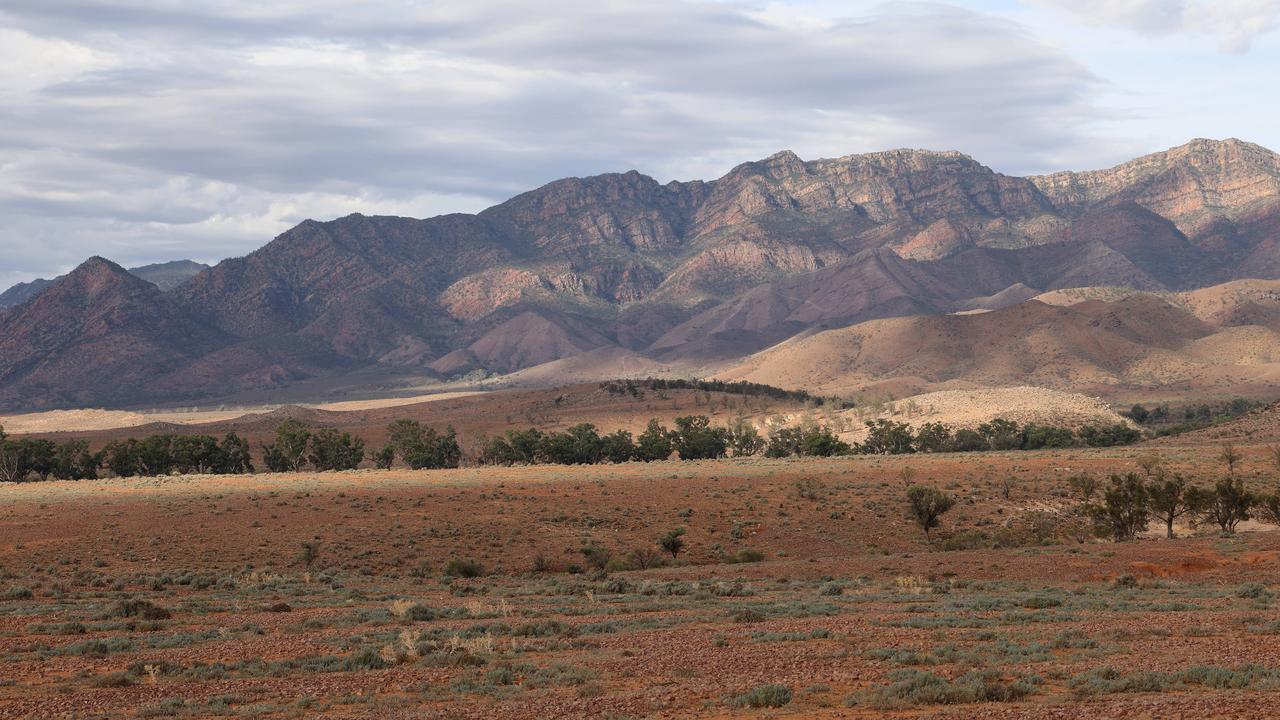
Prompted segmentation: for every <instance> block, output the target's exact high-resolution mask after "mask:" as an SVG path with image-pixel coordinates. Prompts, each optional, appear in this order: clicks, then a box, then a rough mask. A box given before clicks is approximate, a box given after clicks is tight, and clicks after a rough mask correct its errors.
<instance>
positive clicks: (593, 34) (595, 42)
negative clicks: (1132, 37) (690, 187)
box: [0, 0, 1105, 274]
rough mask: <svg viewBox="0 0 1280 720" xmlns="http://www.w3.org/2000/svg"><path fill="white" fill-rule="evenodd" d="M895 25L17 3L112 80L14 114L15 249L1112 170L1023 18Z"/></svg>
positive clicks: (733, 17) (562, 9)
mask: <svg viewBox="0 0 1280 720" xmlns="http://www.w3.org/2000/svg"><path fill="white" fill-rule="evenodd" d="M895 8H897V9H881V10H878V11H875V12H873V13H872V14H869V15H866V16H865V17H858V18H853V19H848V20H843V21H837V22H831V23H827V24H825V25H821V24H816V25H813V26H806V27H804V28H803V29H802V28H801V27H790V26H787V27H783V26H779V25H776V24H771V23H769V22H767V21H766V20H764V19H762V18H761V17H760V16H758V15H757V14H755V13H754V12H753V11H751V9H750V8H745V7H744V6H741V5H736V4H730V3H717V2H692V1H687V2H686V1H682V0H655V1H653V2H648V3H625V2H604V3H600V2H594V3H587V2H573V3H566V4H565V5H563V6H561V5H557V9H556V12H555V13H551V12H549V11H547V9H546V7H544V6H538V5H536V4H532V3H527V2H469V3H465V4H462V3H458V4H446V3H431V4H418V3H408V2H394V1H388V2H381V3H357V4H351V3H315V2H310V3H302V2H297V3H293V4H289V3H270V4H262V3H257V2H253V3H250V2H247V1H246V2H222V3H214V2H210V3H198V4H191V3H179V2H157V3H142V2H129V1H128V0H118V1H116V2H79V3H68V2H47V1H45V2H33V1H30V0H10V2H7V3H6V7H5V9H4V10H3V11H0V27H9V28H18V29H21V30H23V31H25V32H28V33H30V34H32V35H33V36H35V37H36V38H37V39H39V38H57V39H60V40H66V41H70V42H74V43H79V44H81V45H84V46H86V47H88V48H92V49H93V50H95V51H97V52H98V55H99V56H100V57H102V58H109V59H110V62H106V61H104V66H103V67H100V68H96V69H93V70H90V71H86V72H85V73H83V74H81V75H80V76H78V77H75V78H72V79H69V80H63V81H60V82H58V83H54V84H50V85H48V86H45V87H43V88H38V89H36V90H34V91H32V92H30V93H27V94H20V95H17V96H14V97H6V96H4V95H0V112H2V113H3V115H4V116H5V117H7V118H11V119H13V120H15V121H14V122H8V123H5V124H3V125H2V126H0V222H2V223H3V224H2V225H0V228H3V229H0V245H5V246H7V245H9V244H11V243H16V242H17V238H18V237H20V236H19V235H18V233H20V232H26V233H28V234H29V233H30V232H31V228H33V227H37V226H38V227H41V228H43V230H42V231H41V235H42V237H45V238H46V239H47V242H49V243H52V244H53V245H56V246H57V247H58V248H59V253H61V254H60V255H58V257H78V256H79V257H83V256H86V255H89V254H93V253H101V254H108V255H110V254H111V251H110V249H104V248H103V247H100V246H99V245H100V244H102V243H106V244H107V245H108V246H109V248H115V249H117V250H118V251H120V252H131V253H133V255H130V256H128V257H123V256H122V257H119V258H118V259H120V260H121V261H128V262H145V261H150V260H159V259H168V258H169V257H176V256H178V255H196V256H197V257H198V258H199V259H215V258H216V257H217V256H218V255H220V254H223V253H222V252H221V251H220V250H219V248H220V247H225V254H234V253H237V252H242V251H244V249H245V248H247V247H252V246H253V245H256V244H261V243H262V242H265V241H266V240H267V239H269V237H270V236H271V235H274V234H275V233H278V232H280V231H282V230H283V229H285V228H286V227H287V226H288V224H290V223H292V222H296V221H298V220H301V219H302V215H301V213H304V212H306V213H312V214H318V215H320V216H321V217H327V216H336V215H340V214H345V212H350V211H351V210H353V209H357V208H360V207H364V206H367V207H368V208H369V209H368V210H367V211H378V210H379V209H382V210H388V211H397V212H403V213H406V214H408V213H410V212H414V211H419V212H420V211H423V210H427V209H430V210H435V211H440V210H447V209H452V208H451V207H450V206H449V203H451V202H456V203H457V205H456V207H458V208H462V209H474V208H475V207H477V206H478V205H480V204H483V202H485V201H497V200H500V199H502V198H504V197H507V196H510V195H511V194H514V193H516V192H519V191H521V190H525V189H528V188H530V187H533V186H536V185H539V184H541V183H543V182H547V181H549V180H552V179H555V178H558V177H561V176H565V175H580V174H590V173H598V172H607V171H621V170H626V169H629V168H631V167H637V168H638V169H640V170H641V171H645V172H650V173H652V174H655V175H657V176H658V177H659V178H660V179H663V180H666V179H671V178H681V179H691V178H693V177H699V176H706V175H708V174H715V173H719V172H723V171H724V170H727V169H728V167H729V166H730V165H732V164H735V163H736V162H740V161H744V160H748V159H753V158H755V157H760V156H762V155H764V154H768V153H771V152H773V151H776V150H778V149H782V148H791V149H794V150H796V151H797V152H800V153H801V154H802V155H805V156H808V157H814V156H822V155H828V156H829V155H842V154H846V153H850V152H861V151H869V150H878V149H883V148H886V147H897V146H917V147H921V146H924V147H933V148H937V149H960V150H963V151H965V152H968V153H970V154H972V155H974V156H975V157H977V158H978V159H979V160H982V161H984V162H988V163H991V164H993V165H995V166H996V167H997V168H999V169H1002V170H1006V171H1011V172H1028V171H1039V170H1046V169H1057V168H1058V167H1059V166H1060V165H1061V164H1062V163H1063V162H1076V163H1092V162H1094V161H1095V160H1096V159H1098V158H1099V157H1102V156H1104V155H1105V148H1102V149H1100V148H1099V147H1098V144H1097V143H1096V142H1095V139H1094V138H1092V137H1091V136H1090V135H1089V133H1088V131H1087V130H1086V127H1087V125H1088V123H1090V122H1092V121H1095V120H1097V119H1098V117H1099V115H1098V113H1097V112H1096V111H1095V110H1094V109H1093V107H1092V105H1091V97H1092V94H1093V92H1094V89H1095V87H1096V86H1097V85H1098V80H1097V79H1096V78H1095V77H1093V76H1092V75H1091V74H1090V73H1089V71H1088V70H1087V69H1086V68H1084V67H1083V66H1082V65H1081V64H1079V63H1078V62H1076V61H1075V60H1073V59H1072V58H1070V57H1067V56H1065V55H1064V54H1063V53H1061V52H1060V51H1058V50H1056V49H1053V48H1050V47H1048V46H1045V45H1043V44H1041V43H1040V42H1038V41H1037V40H1036V39H1034V38H1033V37H1031V36H1029V35H1028V33H1027V32H1026V31H1025V30H1024V29H1023V28H1021V27H1020V26H1018V25H1016V24H1014V23H1011V22H1009V21H1006V20H1002V19H998V18H993V17H991V16H986V15H982V14H977V13H973V12H969V11H964V10H959V9H956V8H952V7H947V6H938V5H924V4H898V5H897V6H895ZM2 57H3V50H0V58H2ZM6 161H8V165H7V168H8V169H6ZM77 164H81V165H82V167H83V169H81V170H78V169H77ZM454 194H456V195H454ZM300 196H306V197H308V198H310V199H309V200H307V201H305V202H298V201H297V198H298V197H300ZM450 198H453V199H452V200H451V199H450ZM314 203H321V204H320V205H316V204H314ZM323 203H332V207H333V209H332V211H328V206H327V205H324V204H323ZM220 232H221V233H226V235H225V236H224V237H223V239H221V240H220V239H219V236H218V235H217V233H220ZM131 237H132V238H135V239H136V241H135V242H134V245H133V246H131V245H130V238H131ZM135 246H136V248H137V250H136V251H135V250H134V249H133V248H134V247H135ZM161 251H163V252H164V253H166V254H165V255H163V256H162V255H159V253H160V252H161ZM58 269H61V268H60V267H53V263H52V261H50V262H45V263H43V264H42V263H41V261H40V260H39V259H38V258H37V257H36V256H35V255H26V256H25V257H23V256H22V254H21V253H4V254H3V255H2V256H0V272H11V273H12V272H14V271H23V272H39V273H44V274H50V273H53V272H55V271H56V270H58Z"/></svg>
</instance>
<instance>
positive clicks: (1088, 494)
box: [906, 444, 1280, 542]
mask: <svg viewBox="0 0 1280 720" xmlns="http://www.w3.org/2000/svg"><path fill="white" fill-rule="evenodd" d="M1273 453H1274V459H1275V460H1276V465H1277V467H1280V449H1276V450H1274V451H1273ZM1218 457H1219V459H1220V460H1221V461H1222V462H1223V464H1224V465H1226V468H1227V472H1226V474H1225V475H1224V476H1222V477H1219V478H1218V479H1217V480H1216V481H1215V482H1214V484H1213V486H1212V487H1200V486H1196V485H1192V484H1191V483H1190V482H1189V481H1188V480H1187V479H1186V478H1185V477H1183V476H1182V475H1179V474H1177V473H1170V472H1168V471H1167V469H1166V468H1165V467H1164V465H1163V463H1162V462H1161V461H1160V459H1159V457H1158V456H1154V455H1146V456H1143V457H1140V458H1138V464H1139V466H1140V467H1141V468H1142V470H1143V471H1144V473H1145V474H1139V473H1136V472H1128V473H1124V474H1119V473H1114V474H1112V475H1111V476H1110V477H1109V479H1108V482H1107V484H1106V485H1105V486H1103V485H1102V483H1100V482H1099V481H1098V480H1097V478H1094V477H1090V476H1087V475H1078V476H1075V477H1072V478H1070V479H1068V481H1067V482H1068V484H1069V485H1070V487H1071V489H1072V491H1073V492H1075V493H1076V494H1077V496H1078V498H1079V501H1080V505H1079V507H1078V508H1077V509H1078V511H1079V513H1080V515H1081V516H1082V517H1084V518H1086V519H1087V520H1089V521H1090V522H1091V523H1092V529H1093V533H1094V534H1096V535H1097V536H1100V537H1110V538H1111V539H1112V540H1115V541H1116V542H1124V541H1127V540H1133V539H1134V538H1136V537H1137V536H1138V534H1139V533H1141V532H1143V531H1144V530H1146V529H1147V526H1148V525H1149V524H1150V523H1152V522H1159V523H1160V524H1161V525H1162V526H1163V527H1164V531H1165V537H1167V538H1169V539H1173V538H1174V524H1175V523H1176V522H1177V521H1178V520H1179V519H1180V518H1182V519H1186V520H1188V521H1189V522H1190V524H1191V525H1192V526H1193V527H1194V526H1208V527H1216V528H1218V531H1219V532H1220V533H1221V534H1222V535H1223V536H1230V535H1234V534H1235V531H1236V527H1237V526H1239V524H1240V523H1242V522H1244V521H1246V520H1250V519H1252V518H1255V517H1256V518H1260V519H1262V520H1265V521H1266V522H1269V523H1272V524H1275V525H1280V493H1262V492H1255V491H1252V490H1250V489H1249V488H1248V487H1247V485H1246V484H1245V481H1244V478H1241V477H1239V476H1238V475H1237V474H1236V467H1237V466H1238V465H1239V463H1240V462H1241V460H1242V456H1241V455H1240V453H1239V451H1237V450H1236V448H1235V447H1234V446H1233V445H1230V444H1227V445H1224V446H1223V447H1222V452H1221V454H1220V455H1219V456H1218ZM906 501H907V507H908V513H909V515H910V516H911V518H912V519H913V520H914V521H915V522H916V524H917V525H919V526H920V528H921V529H922V530H923V531H924V534H925V539H926V541H928V540H929V539H930V531H931V530H933V529H934V528H936V527H938V526H939V524H940V518H941V517H942V516H943V515H944V514H945V513H946V512H948V511H949V510H951V509H952V508H953V507H955V505H956V500H955V498H954V497H952V496H950V495H948V494H947V493H945V492H943V491H942V490H939V489H938V488H935V487H931V486H921V485H911V486H909V487H908V488H907V489H906Z"/></svg>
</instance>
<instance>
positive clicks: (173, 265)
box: [0, 260, 209, 308]
mask: <svg viewBox="0 0 1280 720" xmlns="http://www.w3.org/2000/svg"><path fill="white" fill-rule="evenodd" d="M208 268H209V266H208V265H205V264H203V263H198V262H194V261H192V260H173V261H171V262H165V263H156V264H154V265H143V266H141V267H135V268H129V272H130V273H132V274H133V275H134V276H136V277H140V278H142V279H143V280H146V281H147V282H149V283H151V284H152V285H155V286H156V287H158V288H160V289H161V290H172V289H173V288H175V287H177V286H179V285H181V284H182V283H184V282H186V281H187V280H190V279H191V278H192V277H193V276H194V275H195V274H196V273H198V272H200V271H201V270H207V269H208ZM63 277H65V276H62V275H60V276H58V277H56V278H54V279H52V280H45V279H43V278H38V279H36V280H32V281H31V282H25V283H18V284H17V285H14V286H13V287H11V288H9V289H8V290H5V291H4V292H0V308H5V307H9V306H11V305H18V304H20V303H24V302H26V301H27V300H30V299H31V298H33V297H35V296H36V294H38V293H39V292H40V291H41V290H44V289H45V288H47V287H49V286H50V285H53V284H54V283H56V282H58V281H59V280H61V279H62V278H63Z"/></svg>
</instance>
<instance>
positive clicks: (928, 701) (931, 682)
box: [849, 668, 1036, 710]
mask: <svg viewBox="0 0 1280 720" xmlns="http://www.w3.org/2000/svg"><path fill="white" fill-rule="evenodd" d="M889 680H890V681H891V682H890V684H889V685H885V686H881V687H877V688H870V689H868V690H864V691H862V692H860V693H857V694H855V695H854V696H853V697H851V698H850V699H849V703H850V704H851V705H865V706H867V707H870V708H872V709H875V710H891V709H894V708H899V707H903V706H906V705H954V704H967V703H980V702H1013V701H1016V700H1021V699H1022V698H1024V697H1026V696H1028V695H1031V694H1033V693H1035V691H1036V688H1035V685H1034V684H1033V683H1032V682H1031V680H1029V679H1027V678H1017V679H1014V680H1006V679H1004V678H1003V677H1002V676H1001V675H1000V673H998V672H996V671H994V670H975V671H972V672H967V673H965V674H964V675H961V676H960V677H958V678H956V679H955V680H947V679H946V678H944V677H942V676H941V675H936V674H934V673H931V672H925V671H923V670H916V669H914V668H905V669H902V670H895V671H893V672H892V673H890V674H889Z"/></svg>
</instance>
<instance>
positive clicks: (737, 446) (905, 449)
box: [0, 381, 1141, 482]
mask: <svg viewBox="0 0 1280 720" xmlns="http://www.w3.org/2000/svg"><path fill="white" fill-rule="evenodd" d="M664 382H665V381H664ZM766 387H767V386H766ZM866 426H867V437H866V439H865V440H864V441H863V442H861V443H849V442H846V441H844V440H842V439H840V437H839V436H838V435H837V434H836V433H835V431H833V430H832V429H830V428H829V427H826V426H821V425H812V424H807V425H800V426H788V427H781V428H777V429H775V430H773V431H772V432H771V433H770V434H769V436H768V437H765V436H763V435H761V434H760V431H759V430H757V429H756V427H755V426H754V425H753V424H752V423H750V422H748V421H747V420H745V419H739V420H736V421H733V422H732V423H730V424H728V425H724V426H716V425H712V423H711V419H710V418H708V417H707V416H706V415H688V416H684V417H679V418H676V419H675V421H674V427H671V428H668V427H667V426H665V425H663V424H662V423H661V422H660V421H659V420H657V419H653V420H650V421H649V423H648V425H647V427H646V428H645V430H644V432H642V433H640V434H639V435H638V436H633V435H632V434H631V433H630V432H629V431H626V430H616V431H614V432H612V433H608V434H603V433H602V432H601V431H600V430H599V429H598V428H597V427H596V426H595V425H593V424H591V423H580V424H578V425H574V426H573V427H570V428H568V429H566V430H562V431H544V430H539V429H537V428H532V427H531V428H527V429H524V430H508V431H507V432H506V433H504V434H503V435H500V436H497V437H492V438H480V439H479V440H478V442H477V447H476V448H475V450H474V452H473V453H472V455H471V456H470V457H469V458H466V459H468V460H469V461H471V462H474V463H476V464H480V465H533V464H543V463H545V464H561V465H592V464H597V463H602V462H612V463H623V462H631V461H640V462H653V461H656V460H667V459H670V458H671V457H672V456H673V455H674V456H676V457H678V458H680V459H681V460H715V459H719V458H725V457H750V456H755V455H761V454H763V455H764V456H766V457H770V458H785V457H833V456H839V455H855V454H868V455H893V454H903V453H915V452H973V451H980V450H1019V449H1021V450H1035V449H1040V448H1062V447H1073V446H1080V445H1087V446H1092V447H1099V446H1109V445H1120V444H1126V443H1131V442H1135V441H1136V440H1138V439H1139V438H1140V437H1141V434H1140V433H1139V432H1138V431H1137V430H1134V429H1133V428H1131V427H1129V426H1127V425H1123V424H1119V425H1115V426H1098V427H1095V426H1085V427H1082V428H1080V429H1078V430H1071V429H1069V428H1059V427H1050V426H1044V425H1036V424H1026V425H1019V424H1018V423H1016V422H1013V421H1011V420H1004V419H996V420H992V421H991V422H988V423H983V424H982V425H980V426H979V427H978V428H977V429H968V428H960V429H953V428H951V427H950V426H947V425H943V424H941V423H925V424H924V425H921V426H920V428H919V429H915V430H913V429H912V427H911V426H910V425H908V424H906V423H898V422H893V421H890V420H868V421H867V422H866ZM387 436H388V441H387V443H386V444H385V445H384V446H383V447H381V448H380V449H378V450H376V451H373V452H372V453H370V452H367V451H366V449H365V441H364V440H363V439H361V438H360V437H358V436H355V435H352V434H351V433H349V432H340V431H338V430H334V429H332V428H322V429H313V428H311V427H308V426H307V425H306V424H305V423H303V422H301V421H299V420H296V419H289V420H285V421H284V422H282V423H280V424H279V425H278V426H277V427H276V429H275V434H274V439H273V441H272V442H269V443H264V444H262V446H261V448H260V450H261V454H262V462H263V464H264V465H265V466H266V469H267V470H269V471H271V472H298V471H301V470H317V471H331V470H352V469H355V468H357V467H359V466H360V465H361V464H362V463H364V462H365V460H366V459H367V460H370V461H372V463H373V465H374V466H375V467H377V468H380V469H388V468H391V467H392V466H394V465H395V464H397V463H399V464H402V465H404V466H407V467H409V468H412V469H415V470H420V469H439V468H454V467H458V466H459V465H461V464H462V462H463V460H464V454H463V451H462V448H461V446H460V445H459V442H458V435H457V433H456V432H455V431H454V429H453V428H452V427H448V428H446V429H445V430H444V431H439V430H437V429H435V428H433V427H429V426H425V425H423V424H421V423H419V422H418V421H416V420H396V421H394V422H392V423H391V424H390V425H389V426H388V427H387ZM102 470H109V471H110V472H111V473H112V474H114V475H116V476H118V477H132V476H154V475H169V474H172V473H179V474H190V473H198V474H236V473H251V472H254V470H255V468H254V464H253V460H252V452H251V448H250V445H249V442H248V441H247V440H245V439H244V438H241V437H240V436H238V435H236V434H235V433H234V432H232V433H227V434H226V435H225V436H224V437H223V438H222V439H221V440H219V439H218V438H215V437H213V436H210V435H181V434H173V433H162V434H156V435H149V436H147V437H143V438H127V439H123V440H116V441H113V442H110V443H108V444H107V445H106V446H105V447H103V448H102V449H101V450H99V451H97V452H90V451H89V445H88V443H87V442H85V441H83V440H69V441H66V442H63V443H54V442H53V441H51V440H45V439H29V438H23V439H9V438H8V436H6V435H5V434H4V430H3V428H0V481H8V482H20V481H24V480H27V479H28V478H30V477H31V476H32V475H35V476H37V477H39V479H41V480H47V479H49V478H50V477H54V478H57V479H61V480H86V479H94V478H97V477H98V475H99V473H100V472H101V471H102Z"/></svg>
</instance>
